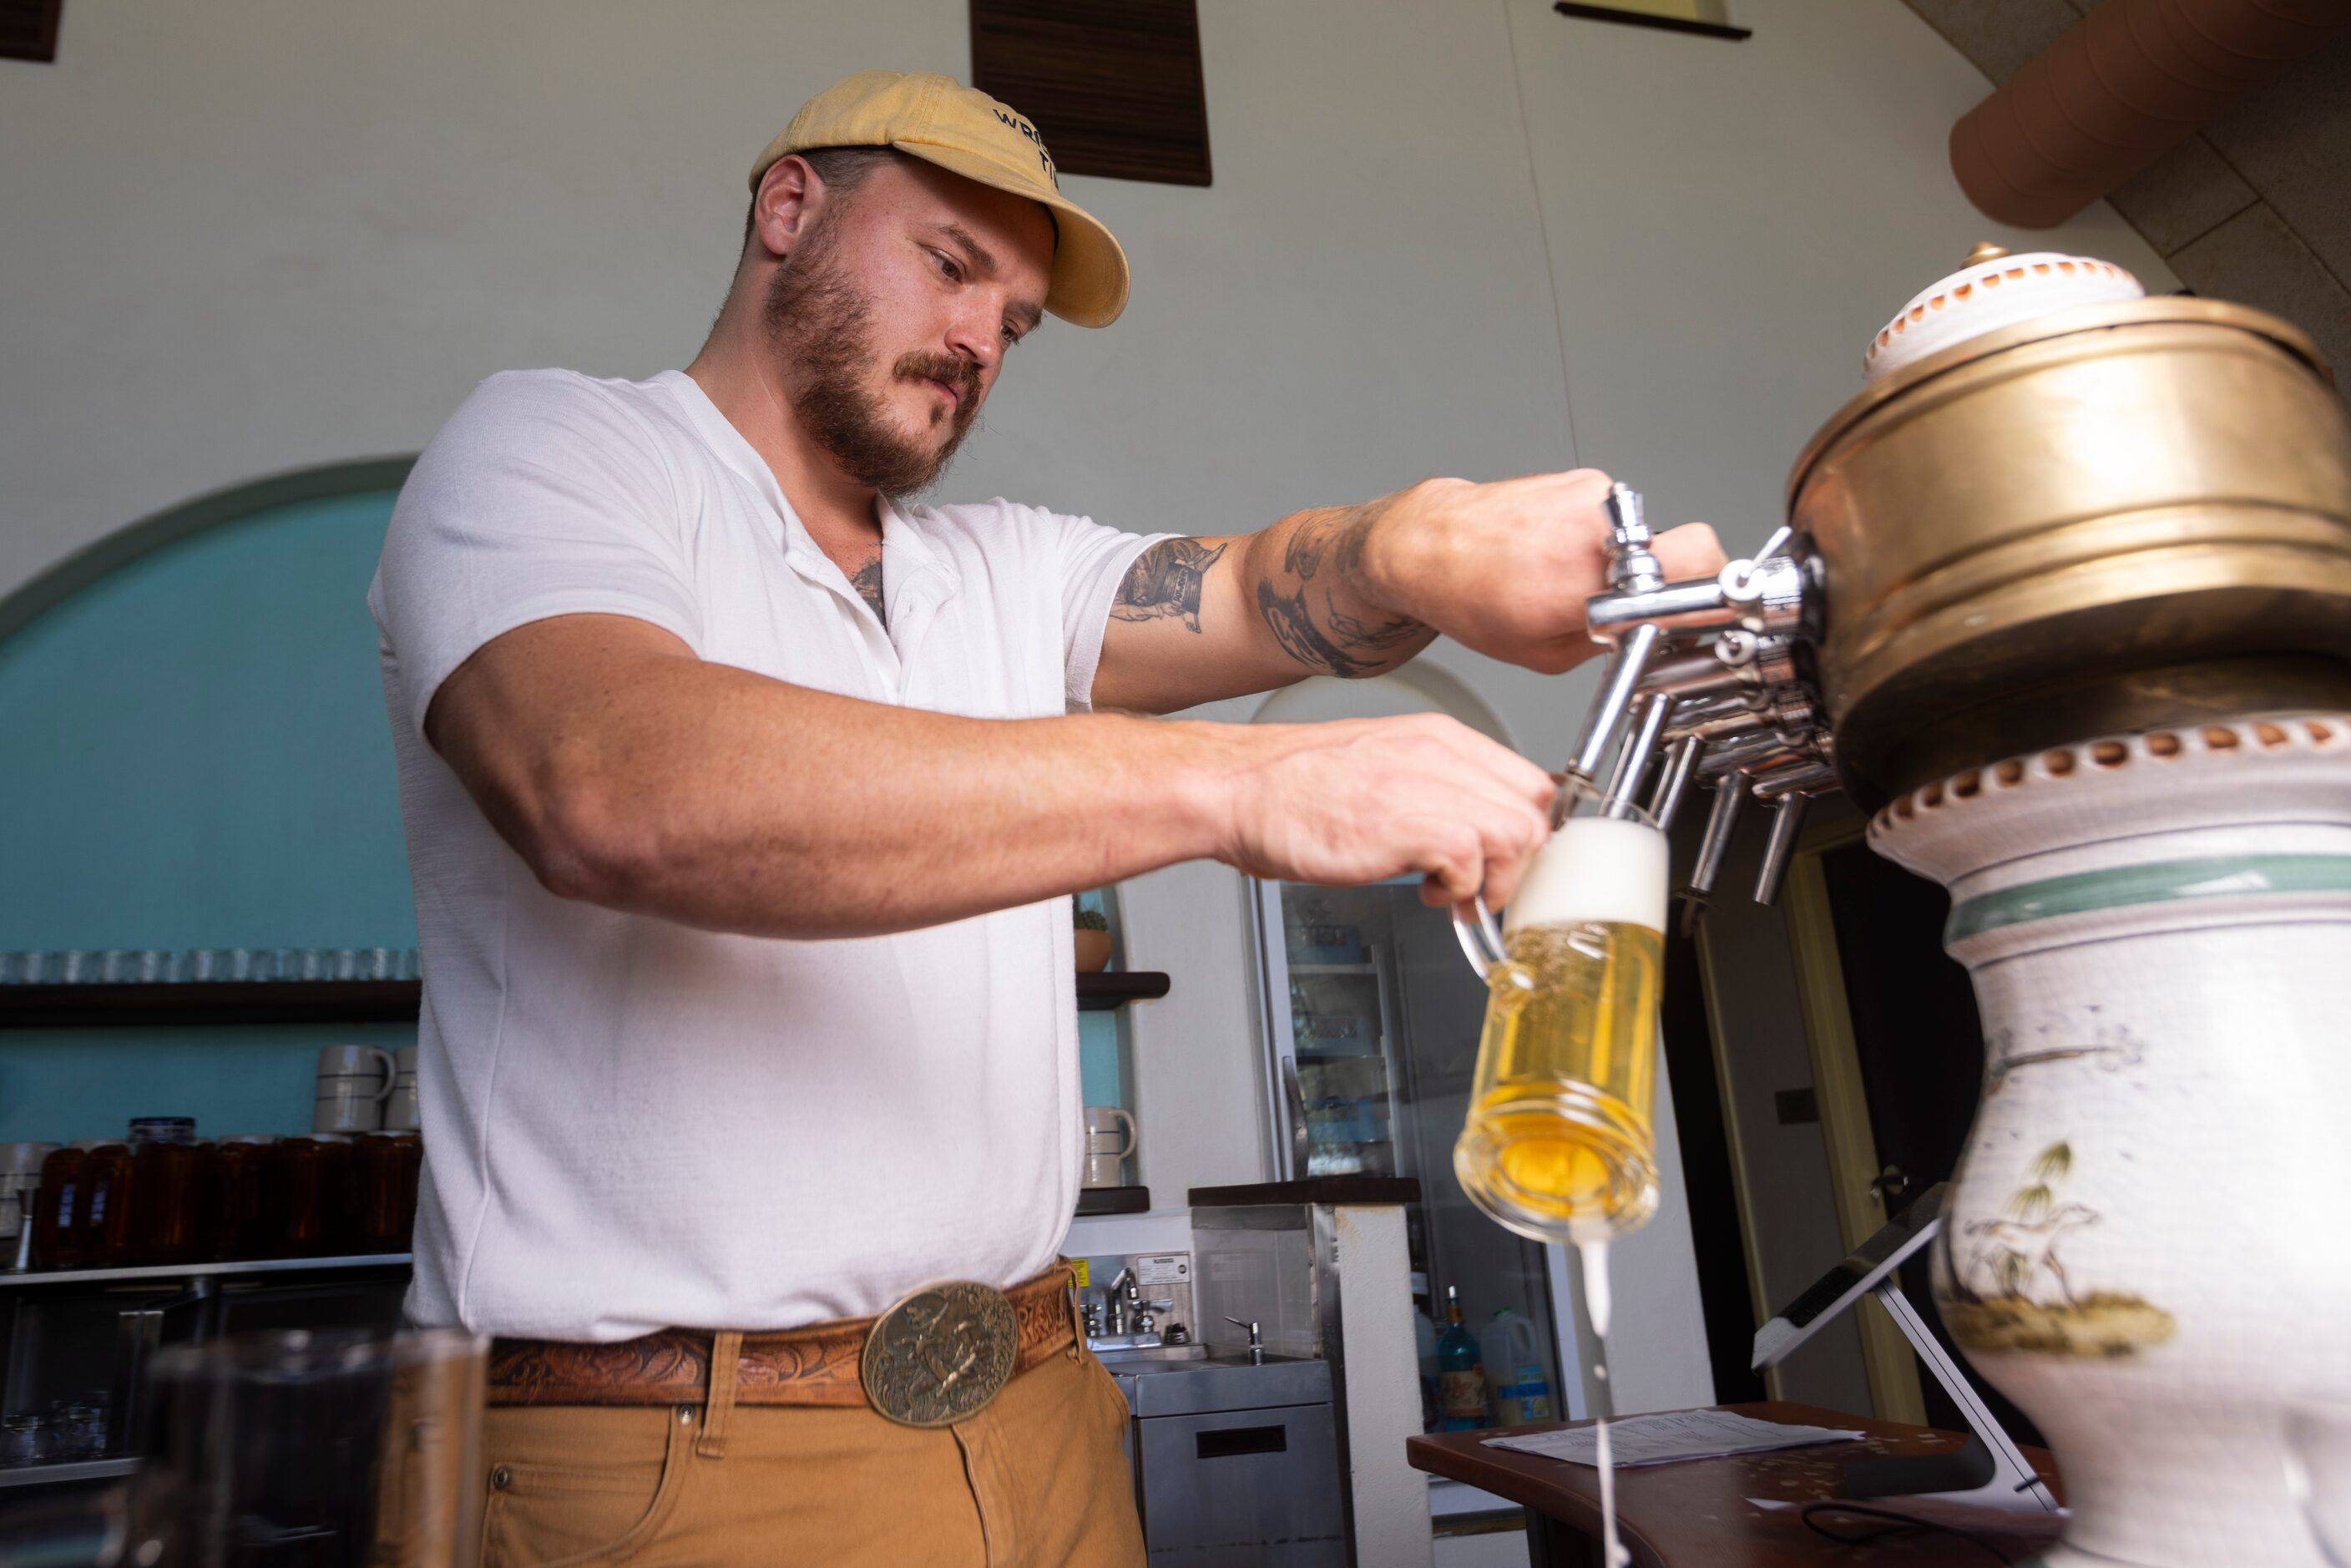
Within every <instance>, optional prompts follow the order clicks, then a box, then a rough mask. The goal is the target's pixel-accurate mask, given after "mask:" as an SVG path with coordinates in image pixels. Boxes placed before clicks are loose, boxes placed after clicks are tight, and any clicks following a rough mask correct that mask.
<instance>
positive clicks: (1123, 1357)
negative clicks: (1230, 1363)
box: [1094, 1344, 1247, 1372]
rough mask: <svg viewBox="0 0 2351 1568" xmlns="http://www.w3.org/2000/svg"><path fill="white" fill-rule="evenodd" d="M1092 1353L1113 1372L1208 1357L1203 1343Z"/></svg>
mask: <svg viewBox="0 0 2351 1568" xmlns="http://www.w3.org/2000/svg"><path fill="white" fill-rule="evenodd" d="M1094 1355H1095V1356H1096V1358H1097V1359H1099V1360H1100V1361H1101V1362H1102V1364H1103V1365H1104V1366H1107V1367H1109V1368H1110V1369H1111V1370H1112V1371H1113V1372H1119V1371H1123V1370H1130V1369H1131V1370H1134V1371H1136V1372H1144V1371H1148V1370H1149V1369H1150V1368H1151V1366H1152V1364H1154V1363H1165V1362H1200V1361H1206V1360H1207V1359H1208V1347H1207V1345H1205V1344H1155V1345H1145V1346H1141V1347H1125V1346H1120V1347H1115V1348H1105V1349H1102V1350H1097V1351H1096V1352H1094ZM1243 1359H1244V1360H1246V1359H1247V1358H1246V1357H1244V1358H1243Z"/></svg>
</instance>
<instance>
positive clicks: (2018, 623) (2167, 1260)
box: [1461, 246, 2351, 1568]
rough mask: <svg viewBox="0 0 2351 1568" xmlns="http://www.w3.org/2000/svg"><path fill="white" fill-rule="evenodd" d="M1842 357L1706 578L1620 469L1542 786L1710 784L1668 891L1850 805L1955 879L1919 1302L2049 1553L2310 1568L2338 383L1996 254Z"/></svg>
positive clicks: (2250, 314)
mask: <svg viewBox="0 0 2351 1568" xmlns="http://www.w3.org/2000/svg"><path fill="white" fill-rule="evenodd" d="M1865 364H1866V367H1867V370H1868V372H1869V376H1870V381H1871V384H1870V385H1869V386H1868V387H1867V388H1866V390H1865V391H1864V392H1862V393H1861V394H1860V395H1858V396H1857V397H1855V399H1854V400H1853V401H1852V402H1849V403H1848V404H1847V405H1846V406H1845V407H1844V409H1842V410H1840V411H1839V412H1838V413H1836V414H1835V415H1834V417H1833V418H1832V419H1831V420H1830V421H1829V423H1827V424H1826V425H1825V426H1823V428H1822V430H1821V431H1820V433H1819V434H1817V435H1815V436H1814V438H1813V441H1812V443H1811V444H1810V445H1809V446H1808V447H1807V449H1806V450H1805V452H1804V454H1803V455H1802V457H1801V458H1800V459H1799V460H1798V462H1797V464H1796V466H1795V469H1794V472H1793V474H1792V476H1791V479H1790V482H1789V486H1788V517H1787V521H1786V523H1785V525H1784V526H1782V528H1780V529H1779V530H1778V531H1777V532H1776V533H1774V534H1773V535H1772V537H1771V541H1770V542H1769V543H1768V544H1767V545H1766V546H1765V547H1764V549H1762V550H1761V551H1760V552H1759V553H1758V554H1757V555H1756V556H1754V557H1753V558H1751V559H1746V560H1739V561H1733V562H1732V563H1731V564H1730V565H1729V567H1727V568H1726V569H1725V570H1723V571H1722V572H1721V573H1719V575H1718V576H1716V577H1714V578H1711V579H1704V580H1694V581H1687V582H1667V581H1665V580H1663V577H1662V574H1661V573H1660V571H1659V570H1658V566H1657V561H1656V557H1655V556H1654V555H1653V554H1652V553H1651V552H1650V549H1649V543H1650V534H1649V530H1648V528H1647V527H1646V523H1645V521H1644V520H1643V517H1642V513H1641V502H1640V497H1638V496H1637V495H1636V494H1635V493H1634V492H1633V491H1632V490H1630V489H1628V488H1626V487H1625V486H1617V487H1616V488H1615V491H1614V494H1613V495H1612V496H1611V497H1610V500H1609V503H1608V511H1609V519H1610V538H1609V541H1608V542H1609V587H1608V590H1607V591H1605V592H1603V593H1601V594H1599V595H1596V596H1595V597H1593V599H1592V600H1591V601H1590V603H1589V606H1588V611H1587V614H1588V619H1589V622H1590V626H1591V630H1592V635H1593V638H1594V639H1595V640H1596V641H1598V642H1600V643H1604V644H1606V645H1607V646H1609V647H1610V648H1611V649H1613V651H1614V652H1613V657H1612V659H1611V661H1610V663H1609V664H1608V666H1607V669H1606V672H1605V674H1604V678H1603V680H1602V683H1601V686H1600V690H1599V693H1598V695H1597V696H1596V697H1595V698H1594V700H1593V706H1592V710H1591V713H1590V715H1589V716H1588V717H1587V719H1586V721H1585V724H1584V727H1583V732H1582V735H1581V737H1580V739H1579V742H1578V744H1577V747H1576V749H1575V753H1574V755H1573V758H1571V759H1570V761H1569V764H1568V768H1567V771H1568V773H1569V774H1570V775H1572V776H1573V780H1575V781H1580V782H1581V783H1582V784H1583V785H1584V786H1586V787H1588V788H1590V789H1593V790H1597V791H1599V792H1601V793H1602V794H1603V795H1604V798H1605V799H1606V800H1610V801H1613V802H1632V801H1635V800H1638V799H1641V798H1643V793H1644V791H1645V789H1646V807H1647V810H1649V812H1650V814H1651V815H1652V816H1653V817H1655V818H1656V820H1657V821H1658V822H1659V823H1660V825H1666V824H1669V823H1670V821H1672V819H1673V817H1674V815H1675V813H1676V812H1677V810H1679V809H1680V808H1681V807H1682V806H1683V804H1684V802H1685V800H1686V798H1687V794H1688V792H1689V789H1690V786H1691V785H1692V783H1693V782H1694V781H1698V782H1705V783H1710V784H1711V785H1712V786H1713V789H1714V791H1715V794H1714V802H1713V807H1712V810H1711V811H1710V813H1709V815H1708V821H1707V826H1706V832H1705V835H1704V838H1703V841H1702V843H1701V847H1700V850H1699V852H1698V862H1697V866H1696V869H1695V872H1694V874H1693V876H1692V878H1691V883H1690V888H1691V891H1692V892H1693V893H1694V894H1696V895H1697V897H1698V900H1700V901H1703V899H1704V898H1705V897H1706V896H1707V895H1708V894H1710V893H1711V892H1712V890H1713V887H1714V884H1715V882H1716V880H1717V878H1718V877H1719V874H1720V871H1721V866H1722V863H1723V856H1724V851H1725V849H1726V848H1727V846H1728V845H1729V841H1730V840H1731V836H1732V834H1733V832H1734V831H1735V830H1736V828H1737V827H1738V824H1739V821H1740V817H1741V816H1742V815H1743V814H1745V813H1746V812H1747V811H1748V810H1749V808H1748V802H1749V800H1750V799H1751V800H1755V801H1757V802H1759V803H1760V804H1761V807H1762V808H1763V809H1764V810H1767V811H1768V812H1769V814H1770V817H1771V829H1770V839H1769V842H1768V847H1767V849H1766V852H1765V853H1764V856H1763V862H1762V871H1761V875H1760V876H1759V877H1758V879H1757V883H1756V886H1755V889H1754V894H1755V896H1756V897H1757V898H1759V899H1761V900H1763V901H1765V902H1769V901H1771V899H1772V898H1773V897H1774V896H1775V895H1776V894H1777V892H1778V890H1779V886H1780V883H1781V881H1782V877H1783V876H1784V874H1785V873H1786V871H1787V867H1788V863H1789V861H1790V859H1791V857H1792V854H1793V853H1794V851H1795V847H1796V841H1797V837H1798V834H1799V831H1801V828H1802V821H1803V812H1804V810H1805V806H1806V803H1807V802H1808V801H1809V800H1811V799H1812V798H1813V797H1814V796H1816V795H1819V794H1822V793H1825V792H1828V791H1831V790H1834V789H1840V788H1842V789H1845V790H1847V791H1848V792H1849V793H1850V794H1851V795H1852V796H1853V797H1854V799H1855V801H1856V803H1858V804H1860V805H1861V806H1862V807H1863V808H1864V809H1865V810H1870V811H1872V812H1873V813H1874V815H1873V817H1872V820H1871V823H1870V828H1869V841H1870V842H1871V844H1872V846H1873V847H1874V848H1876V850H1877V851H1878V852H1880V853H1883V854H1886V855H1887V856H1889V857H1891V858H1892V859H1894V860H1895V861H1896V862H1900V863H1901V864H1903V865H1905V866H1907V867H1908V868H1909V869H1911V870H1913V871H1916V872H1918V873H1921V874H1924V875H1928V876H1931V877H1933V878H1935V879H1936V880H1938V881H1939V882H1941V883H1944V884H1946V885H1947V886H1948V887H1949V889H1950V891H1951V894H1952V902H1953V907H1952V912H1951V916H1950V920H1949V925H1948V927H1947V929H1946V933H1945V939H1946V943H1947V946H1949V950H1950V952H1951V953H1952V954H1953V956H1956V957H1958V958H1959V960H1960V961H1961V962H1962V963H1964V964H1966V965H1967V966H1968V967H1969V968H1970V973H1971V974H1972V976H1973V977H1974V980H1975V986H1976V993H1977V998H1978V1001H1979V1003H1980V1011H1981V1013H1982V1016H1983V1020H1984V1026H1985V1030H1986V1035H1987V1038H1986V1041H1985V1056H1986V1063H1987V1073H1986V1080H1985V1090H1984V1096H1983V1099H1982V1101H1981V1103H1980V1106H1979V1109H1978V1113H1977V1116H1976V1121H1975V1125H1974V1127H1973V1129H1972V1131H1971V1132H1970V1142H1969V1145H1968V1148H1967V1152H1966V1154H1965V1155H1964V1156H1963V1159H1962V1162H1961V1165H1960V1168H1959V1173H1958V1175H1957V1176H1956V1177H1955V1179H1954V1183H1953V1189H1952V1193H1951V1196H1950V1198H1949V1203H1948V1205H1947V1207H1946V1209H1945V1220H1944V1228H1943V1232H1942V1235H1941V1237H1940V1238H1939V1239H1938V1245H1937V1249H1936V1255H1935V1279H1936V1296H1937V1300H1938V1305H1939V1307H1940V1311H1941V1315H1942V1318H1943V1322H1944V1323H1945V1326H1946V1327H1947V1328H1948V1329H1949V1332H1950V1333H1951V1334H1952V1335H1953V1337H1954V1338H1955V1339H1957V1340H1958V1341H1959V1343H1960V1344H1961V1345H1962V1346H1963V1347H1964V1348H1965V1349H1966V1351H1967V1353H1968V1355H1969V1358H1970V1361H1971V1362H1973V1363H1974V1364H1975V1365H1976V1367H1977V1368H1978V1370H1979V1371H1980V1372H1981V1373H1982V1374H1983V1375H1985V1376H1986V1377H1988V1378H1989V1379H1990V1380H1991V1382H1993V1383H1994V1384H1996V1385H1998V1386H1999V1387H2000V1388H2001V1390H2002V1391H2003V1392H2004V1393H2006V1394H2007V1395H2008V1396H2010V1397H2011V1398H2012V1399H2013V1400H2014V1401H2015V1402H2016V1403H2017V1404H2018V1405H2019V1406H2022V1408H2023V1409H2024V1410H2025V1411H2027V1412H2028V1413H2029V1414H2030V1415H2031V1416H2032V1417H2033V1419H2034V1421H2035V1422H2036V1423H2038V1424H2039V1426H2040V1427H2041V1429H2042V1431H2043V1433H2044V1434H2046V1435H2047V1437H2049V1438H2050V1440H2051V1443H2052V1445H2053V1448H2054V1450H2055V1452H2056V1454H2057V1456H2058V1459H2059V1461H2060V1464H2061V1466H2062V1468H2063V1471H2064V1486H2065V1490H2066V1492H2067V1494H2068V1498H2069V1500H2070V1502H2071V1505H2072V1507H2073V1510H2074V1513H2073V1517H2072V1519H2071V1520H2070V1521H2069V1522H2068V1526H2067V1530H2066V1535H2065V1543H2064V1544H2061V1545H2060V1546H2059V1547H2057V1548H2055V1549H2054V1550H2053V1552H2052V1553H2051V1554H2050V1555H2049V1557H2048V1558H2047V1559H2046V1563H2048V1564H2049V1568H2088V1565H2089V1564H2091V1563H2098V1564H2105V1565H2111V1564H2114V1563H2129V1564H2142V1565H2147V1568H2158V1565H2159V1568H2188V1565H2189V1564H2204V1563H2220V1562H2232V1563H2234V1562H2242V1563H2255V1562H2258V1563H2266V1564H2276V1565H2280V1568H2292V1565H2305V1568H2321V1565H2322V1564H2323V1563H2325V1561H2326V1559H2325V1558H2324V1557H2323V1556H2322V1555H2321V1549H2320V1547H2319V1545H2318V1543H2317V1541H2316V1539H2315V1537H2314V1534H2313V1528H2314V1527H2313V1525H2312V1522H2311V1521H2310V1520H2308V1519H2306V1518H2305V1517H2304V1514H2303V1512H2302V1511H2301V1510H2300V1509H2299V1508H2298V1507H2297V1504H2296V1502H2295V1500H2294V1494H2293V1493H2292V1491H2291V1490H2290V1489H2289V1481H2288V1477H2289V1474H2290V1471H2291V1466H2292V1463H2293V1456H2292V1454H2291V1453H2290V1451H2289V1439H2288V1437H2287V1434H2288V1433H2289V1432H2291V1431H2294V1430H2297V1429H2301V1428H2302V1427H2306V1426H2307V1425H2308V1424H2309V1423H2311V1422H2316V1423H2318V1424H2320V1425H2321V1426H2324V1425H2325V1423H2327V1422H2330V1421H2332V1422H2336V1423H2339V1424H2340V1429H2341V1430H2343V1431H2346V1432H2351V1227H2346V1225H2345V1224H2344V1222H2343V1219H2342V1213H2341V1207H2340V1205H2341V1198H2340V1194H2342V1193H2343V1192H2344V1191H2346V1190H2351V1139H2346V1138H2344V1137H2343V1136H2342V1135H2341V1134H2340V1124H2341V1122H2342V1119H2343V1118H2344V1117H2345V1116H2346V1114H2351V1050H2346V1032H2345V1031H2346V1028H2351V1021H2346V1020H2351V432H2346V422H2345V415H2344V406H2343V403H2342V402H2341V401H2340V400H2339V399H2338V397H2337V396H2336V394H2335V388H2334V386H2333V382H2332V377H2331V375H2330V374H2329V372H2328V371H2327V369H2326V367H2325V363H2324V361H2322V360H2321V359H2320V358H2319V356H2318V354H2317V351H2316V350H2315V349H2314V347H2313V345H2312V344H2311V342H2310V341H2309V340H2308V339H2307V338H2305V337H2304V335H2303V334H2302V333H2300V332H2299V331H2297V330H2295V329H2294V328H2293V327H2291V326H2289V325H2287V324H2286V323H2284V322H2283V321H2280V320H2277V319H2274V318H2272V317H2268V316H2265V315H2262V314H2261V313H2259V312H2256V311H2252V310H2249V309H2246V308H2241V307H2239V306H2235V305H2229V304H2224V303H2220V302H2218V301H2211V300H2202V299H2185V298H2158V299H2149V298H2144V297H2143V295H2142V292H2141V290H2140V289H2139V288H2138V287H2137V283H2136V281H2135V280H2133V279H2131V278H2130V277H2129V275H2128V274H2127V273H2125V272H2123V271H2122V270H2121V269H2120V268H2118V267H2114V266H2113V265H2111V264H2109V263H2105V262H2102V261H2097V260H2095V259H2093V258H2087V257H2080V256H2058V255H2054V254H2035V255H2024V256H2011V255H2009V254H2007V253H2006V252H2004V251H2001V250H2000V249H1999V248H1998V247H1996V246H1980V247H1979V248H1978V250H1977V251H1976V252H1975V253H1974V254H1973V255H1971V256H1970V257H1969V259H1968V263H1967V265H1966V266H1965V267H1963V268H1962V269H1961V270H1960V271H1959V272H1957V273H1954V274H1952V275H1951V276H1950V277H1946V278H1944V279H1942V280H1940V281H1939V282H1938V283H1936V284H1935V285H1933V286H1931V287H1929V288H1928V289H1926V290H1923V291H1921V293H1920V294H1919V295H1918V296H1917V298H1914V299H1913V300H1912V301H1910V303H1909V304H1908V305H1907V306H1906V307H1905V308H1904V309H1903V310H1902V312H1901V313H1899V314H1897V315H1896V317H1895V318H1894V319H1893V320H1892V321H1890V322H1888V323H1887V325H1886V329H1884V330H1883V331H1881V332H1879V333H1878V334H1877V337H1876V340H1875V341H1874V342H1873V343H1872V345H1871V347H1870V349H1869V351H1868V354H1867V355H1866V356H1865ZM1653 779H1654V781H1652V780H1653ZM1474 919H1475V923H1476V925H1482V926H1483V927H1484V930H1485V934H1486V935H1488V936H1489V937H1490V936H1491V935H1492V923H1491V918H1490V916H1489V915H1487V914H1486V912H1485V911H1484V910H1483V908H1482V907H1479V909H1478V910H1477V911H1476V912H1475V916H1474ZM1463 927H1464V928H1463V930H1462V933H1461V935H1462V937H1463V941H1464V945H1465V947H1469V948H1470V949H1471V950H1472V951H1473V955H1474V951H1475V941H1476V938H1477V936H1479V931H1478V930H1477V929H1476V928H1475V927H1474V926H1473V925H1472V919H1471V917H1470V916H1464V917H1463ZM1494 946H1496V948H1497V949H1498V950H1499V942H1496V943H1495V944H1494ZM1724 1005H1726V1006H1736V1005H1737V1002H1736V998H1725V999H1724ZM2344 1441H2346V1442H2351V1439H2344ZM2336 1544H2337V1546H2338V1547H2340V1546H2342V1545H2343V1544H2344V1543H2340V1542H2338V1543H2336Z"/></svg>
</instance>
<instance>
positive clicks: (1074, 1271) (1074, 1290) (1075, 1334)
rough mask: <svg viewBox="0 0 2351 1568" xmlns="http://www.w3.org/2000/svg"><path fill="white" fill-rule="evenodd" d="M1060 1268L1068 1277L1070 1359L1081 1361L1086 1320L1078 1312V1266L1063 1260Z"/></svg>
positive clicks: (1083, 1356)
mask: <svg viewBox="0 0 2351 1568" xmlns="http://www.w3.org/2000/svg"><path fill="white" fill-rule="evenodd" d="M1061 1267H1062V1268H1063V1269H1064V1270H1067V1271H1068V1273H1069V1276H1070V1294H1069V1302H1070V1359H1071V1361H1083V1360H1085V1358H1086V1320H1085V1317H1084V1316H1083V1314H1082V1313H1081V1312H1079V1310H1078V1266H1077V1265H1076V1264H1075V1263H1072V1262H1071V1261H1070V1260H1068V1259H1067V1258H1064V1259H1062V1260H1061Z"/></svg>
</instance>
